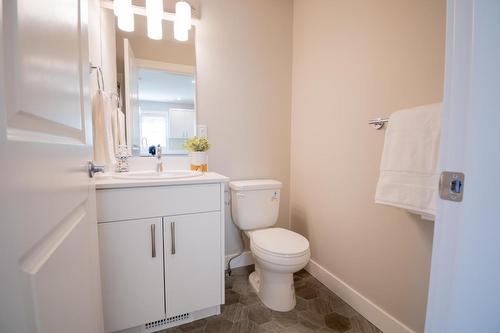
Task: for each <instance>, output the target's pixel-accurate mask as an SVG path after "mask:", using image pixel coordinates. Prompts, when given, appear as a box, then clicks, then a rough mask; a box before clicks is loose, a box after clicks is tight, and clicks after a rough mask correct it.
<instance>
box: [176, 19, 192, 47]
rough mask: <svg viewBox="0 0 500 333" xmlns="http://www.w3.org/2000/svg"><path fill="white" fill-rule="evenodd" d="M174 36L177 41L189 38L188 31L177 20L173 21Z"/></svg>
mask: <svg viewBox="0 0 500 333" xmlns="http://www.w3.org/2000/svg"><path fill="white" fill-rule="evenodd" d="M174 38H175V39H176V40H178V41H179V42H185V41H187V40H188V38H189V31H188V30H187V29H186V28H185V27H184V26H182V25H180V24H179V23H178V22H174Z"/></svg>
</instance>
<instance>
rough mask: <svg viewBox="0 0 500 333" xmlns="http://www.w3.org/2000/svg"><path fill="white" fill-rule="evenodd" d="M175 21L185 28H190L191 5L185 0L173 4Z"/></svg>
mask: <svg viewBox="0 0 500 333" xmlns="http://www.w3.org/2000/svg"><path fill="white" fill-rule="evenodd" d="M175 22H176V23H178V24H179V25H180V26H182V27H184V29H186V30H189V29H191V5H189V4H188V3H187V2H186V1H178V2H177V3H176V4H175Z"/></svg>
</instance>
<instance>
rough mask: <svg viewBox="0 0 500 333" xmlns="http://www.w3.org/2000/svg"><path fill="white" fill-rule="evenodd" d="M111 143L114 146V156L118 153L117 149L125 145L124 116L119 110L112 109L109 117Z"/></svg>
mask: <svg viewBox="0 0 500 333" xmlns="http://www.w3.org/2000/svg"><path fill="white" fill-rule="evenodd" d="M111 120H112V124H113V126H112V130H113V142H114V146H115V154H117V153H118V147H119V146H122V145H125V144H126V142H125V115H124V114H123V112H122V110H120V109H119V108H114V109H113V113H112V115H111Z"/></svg>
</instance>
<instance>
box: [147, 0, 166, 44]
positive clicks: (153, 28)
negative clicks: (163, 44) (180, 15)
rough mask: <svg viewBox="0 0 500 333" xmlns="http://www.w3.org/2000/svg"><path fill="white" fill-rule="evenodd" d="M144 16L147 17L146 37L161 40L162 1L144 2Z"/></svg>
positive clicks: (149, 0)
mask: <svg viewBox="0 0 500 333" xmlns="http://www.w3.org/2000/svg"><path fill="white" fill-rule="evenodd" d="M146 15H147V17H148V23H147V26H148V37H149V38H151V39H157V40H158V39H162V35H163V31H162V28H163V25H162V22H163V0H146Z"/></svg>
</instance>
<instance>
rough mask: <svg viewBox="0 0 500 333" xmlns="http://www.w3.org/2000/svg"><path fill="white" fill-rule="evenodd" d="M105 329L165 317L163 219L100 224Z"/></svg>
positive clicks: (116, 329)
mask: <svg viewBox="0 0 500 333" xmlns="http://www.w3.org/2000/svg"><path fill="white" fill-rule="evenodd" d="M99 251H100V258H101V276H102V299H103V308H104V331H105V332H114V331H118V330H123V329H125V328H129V327H135V326H139V325H143V324H145V323H150V322H153V321H156V320H161V319H164V318H165V307H164V300H165V298H164V296H163V295H164V294H163V293H164V287H163V238H162V221H161V218H154V219H142V220H131V221H118V222H109V223H101V224H99Z"/></svg>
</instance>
